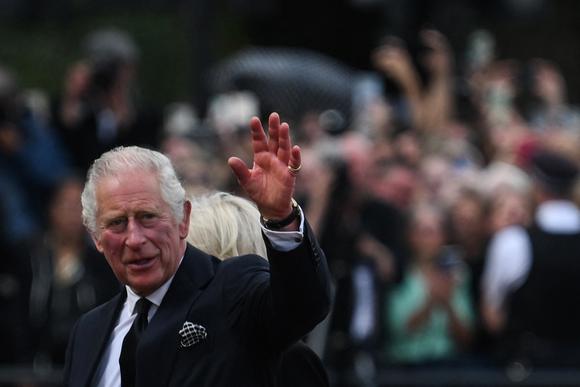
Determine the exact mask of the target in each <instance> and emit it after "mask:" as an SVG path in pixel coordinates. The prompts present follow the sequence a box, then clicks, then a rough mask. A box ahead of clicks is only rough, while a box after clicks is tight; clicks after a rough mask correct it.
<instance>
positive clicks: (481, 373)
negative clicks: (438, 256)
mask: <svg viewBox="0 0 580 387" xmlns="http://www.w3.org/2000/svg"><path fill="white" fill-rule="evenodd" d="M328 373H329V376H330V380H331V385H332V386H337V387H338V386H340V387H410V386H413V387H423V386H424V387H433V386H438V387H467V386H489V387H492V386H493V387H512V386H534V387H553V386H580V365H579V368H575V369H569V368H562V369H537V370H528V369H525V368H518V367H514V368H508V369H500V368H457V367H437V368H384V369H378V370H377V371H376V373H375V374H374V375H370V374H367V375H360V374H357V373H355V372H354V371H352V372H349V373H343V374H342V377H341V378H340V380H338V379H339V378H338V376H337V373H336V372H334V371H333V370H332V369H330V370H328ZM61 378H62V370H57V369H43V370H38V369H33V368H31V367H8V366H0V387H16V386H27V387H57V386H61Z"/></svg>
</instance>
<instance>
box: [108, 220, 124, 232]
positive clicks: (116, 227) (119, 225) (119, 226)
mask: <svg viewBox="0 0 580 387" xmlns="http://www.w3.org/2000/svg"><path fill="white" fill-rule="evenodd" d="M126 223H127V222H126V221H125V219H123V218H118V219H112V220H110V221H109V222H107V228H108V229H110V230H113V231H121V230H123V228H125V224H126Z"/></svg>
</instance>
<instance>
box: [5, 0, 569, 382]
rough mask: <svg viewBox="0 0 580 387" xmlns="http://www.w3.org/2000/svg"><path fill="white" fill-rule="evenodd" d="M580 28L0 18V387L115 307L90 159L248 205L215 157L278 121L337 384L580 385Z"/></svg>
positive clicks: (152, 11)
mask: <svg viewBox="0 0 580 387" xmlns="http://www.w3.org/2000/svg"><path fill="white" fill-rule="evenodd" d="M579 15H580V2H577V1H573V0H552V1H548V0H489V1H485V2H483V1H476V0H433V1H426V0H405V1H403V0H334V1H330V0H317V1H312V0H311V1H303V0H293V1H289V0H221V1H220V0H165V1H160V0H141V1H136V0H116V1H110V0H101V1H91V0H57V1H50V2H49V1H46V0H0V343H1V345H0V386H58V385H59V378H60V375H61V372H62V365H63V362H64V351H65V348H66V344H67V339H68V334H69V332H70V330H71V328H72V326H73V324H74V321H75V320H76V319H77V318H78V316H80V315H81V314H82V313H84V312H85V311H87V310H89V309H91V308H93V307H94V306H96V305H98V304H100V303H102V302H104V301H106V300H107V299H108V298H109V297H111V296H112V295H113V294H115V293H116V292H117V291H118V286H119V285H118V283H117V282H116V279H115V278H114V277H113V275H112V273H111V271H110V269H109V268H108V266H107V265H106V263H105V261H104V259H103V257H101V256H100V255H99V253H98V252H96V251H95V249H94V247H93V246H92V243H91V241H90V238H88V236H87V235H86V232H85V231H84V228H83V226H82V222H81V220H80V211H81V208H80V192H81V190H82V184H83V180H84V176H85V174H86V171H87V168H88V167H89V166H90V162H91V161H92V160H94V159H95V158H96V157H98V155H100V154H101V153H102V152H103V151H106V150H108V149H111V148H112V147H115V146H118V145H129V144H136V145H143V146H148V147H152V148H155V149H159V150H161V151H163V152H164V153H166V154H167V155H168V156H169V157H170V158H171V159H172V161H173V162H174V164H175V166H176V169H177V170H178V172H179V174H180V176H181V178H182V180H183V182H184V185H185V186H186V188H187V189H188V191H189V192H190V194H191V195H196V194H200V193H204V192H208V191H213V190H224V191H229V192H235V193H237V194H240V195H243V193H242V192H239V191H238V188H237V183H236V182H235V181H234V180H233V178H232V174H231V172H230V171H229V169H228V167H227V163H226V160H227V157H228V156H230V155H238V156H240V157H242V158H245V159H246V160H248V158H249V157H251V156H249V155H250V154H251V153H250V152H249V148H248V147H249V144H248V141H247V140H248V137H249V136H248V135H247V133H248V132H247V129H248V127H247V123H248V122H249V119H250V117H251V116H253V115H258V116H260V117H262V118H265V117H267V115H268V114H269V113H270V112H271V111H277V112H279V113H280V114H281V116H282V119H283V120H286V121H287V122H289V123H290V125H291V129H292V133H293V137H294V141H295V142H296V143H298V144H299V145H300V146H301V147H302V151H303V164H304V168H303V169H302V171H301V174H300V176H299V178H298V182H297V192H296V197H297V199H298V201H299V202H300V204H301V205H302V207H303V209H304V211H305V213H306V216H307V217H308V219H309V221H310V223H311V224H312V226H313V229H314V230H315V232H316V234H317V236H318V238H319V240H320V242H321V244H322V247H323V249H324V250H325V252H326V254H327V258H328V260H329V264H330V268H331V271H332V275H333V280H334V283H335V289H336V300H335V305H334V309H333V311H332V314H331V315H330V316H329V317H328V319H327V320H326V321H324V322H323V323H322V324H320V325H319V326H318V327H317V328H316V329H315V330H314V331H313V332H312V333H311V334H309V335H308V337H306V338H305V341H306V342H307V344H308V345H310V346H311V347H312V348H313V349H314V350H315V351H316V353H317V354H318V355H319V356H320V357H321V359H322V360H323V362H324V364H325V366H326V368H327V371H328V373H329V376H330V380H331V385H333V386H433V385H440V386H472V385H473V386H476V385H493V386H502V385H506V386H509V385H535V386H552V385H580V312H579V311H578V310H580V308H578V307H577V306H576V304H577V300H578V299H579V298H578V297H579V295H580V288H579V286H580V285H578V284H580V258H579V257H580V212H579V211H578V208H577V205H578V203H580V195H579V192H580V191H579V190H578V177H577V168H578V163H579V162H580V110H579V109H578V104H579V103H580V72H578V71H577V67H578V64H579V63H580V50H578V49H577V45H578V43H577V39H578V38H580V23H579V21H580V16H579ZM555 207H557V208H555ZM546 213H549V214H548V215H546ZM546 219H548V220H546ZM194 221H195V220H194ZM546 224H548V226H546ZM554 225H555V226H554ZM562 235H563V236H562Z"/></svg>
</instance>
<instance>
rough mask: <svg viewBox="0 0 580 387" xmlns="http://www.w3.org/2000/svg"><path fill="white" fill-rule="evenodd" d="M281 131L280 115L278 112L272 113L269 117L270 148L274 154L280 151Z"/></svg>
mask: <svg viewBox="0 0 580 387" xmlns="http://www.w3.org/2000/svg"><path fill="white" fill-rule="evenodd" d="M279 131H280V116H279V115H278V113H272V114H270V117H269V118H268V149H269V150H270V152H272V153H274V154H276V153H277V152H278V142H279V140H278V137H279Z"/></svg>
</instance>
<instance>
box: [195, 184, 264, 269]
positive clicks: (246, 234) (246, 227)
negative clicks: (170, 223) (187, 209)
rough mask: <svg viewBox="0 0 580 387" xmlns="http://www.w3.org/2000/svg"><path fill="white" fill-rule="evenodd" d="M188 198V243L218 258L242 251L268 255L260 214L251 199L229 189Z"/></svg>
mask: <svg viewBox="0 0 580 387" xmlns="http://www.w3.org/2000/svg"><path fill="white" fill-rule="evenodd" d="M189 199H190V201H191V222H190V223H189V235H188V242H189V243H191V244H192V245H194V246H195V247H197V248H198V249H200V250H203V251H205V252H206V253H208V254H211V255H213V256H215V257H217V258H219V259H226V258H231V257H234V256H238V255H242V254H258V255H260V256H262V257H266V246H265V245H264V240H263V239H262V230H261V229H260V227H259V223H258V221H259V219H260V213H259V212H258V209H257V208H256V206H255V205H254V204H253V203H252V202H250V201H249V200H247V199H244V198H241V197H239V196H235V195H231V194H229V193H227V192H214V193H212V194H205V195H198V196H193V197H190V198H189Z"/></svg>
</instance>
